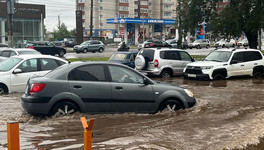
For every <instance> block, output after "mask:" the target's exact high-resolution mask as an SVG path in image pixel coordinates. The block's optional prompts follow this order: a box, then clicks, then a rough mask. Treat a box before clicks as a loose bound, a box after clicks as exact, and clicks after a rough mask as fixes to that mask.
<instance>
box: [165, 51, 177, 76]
mask: <svg viewBox="0 0 264 150" xmlns="http://www.w3.org/2000/svg"><path fill="white" fill-rule="evenodd" d="M160 57H161V58H162V59H163V60H162V64H160V65H161V66H164V68H165V67H169V68H172V69H173V74H174V75H176V74H179V73H182V66H181V58H180V55H179V52H178V51H171V50H169V51H161V52H160Z"/></svg>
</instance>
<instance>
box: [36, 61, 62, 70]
mask: <svg viewBox="0 0 264 150" xmlns="http://www.w3.org/2000/svg"><path fill="white" fill-rule="evenodd" d="M40 66H41V70H53V69H55V68H57V67H58V66H59V65H58V64H57V62H56V61H55V60H54V59H49V58H43V59H40Z"/></svg>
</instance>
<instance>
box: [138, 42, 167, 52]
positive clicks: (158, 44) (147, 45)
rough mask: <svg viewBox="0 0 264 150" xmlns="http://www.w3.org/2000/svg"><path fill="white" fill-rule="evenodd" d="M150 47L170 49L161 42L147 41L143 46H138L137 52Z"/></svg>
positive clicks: (165, 43)
mask: <svg viewBox="0 0 264 150" xmlns="http://www.w3.org/2000/svg"><path fill="white" fill-rule="evenodd" d="M150 47H172V45H170V44H169V43H167V42H165V41H162V40H147V41H145V42H144V43H143V44H139V45H138V50H141V49H142V48H150Z"/></svg>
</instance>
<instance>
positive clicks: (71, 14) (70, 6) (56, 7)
mask: <svg viewBox="0 0 264 150" xmlns="http://www.w3.org/2000/svg"><path fill="white" fill-rule="evenodd" d="M18 2H19V3H29V4H42V5H45V7H46V18H45V20H44V24H45V26H46V28H47V30H48V31H53V29H54V28H55V29H57V26H58V15H59V16H60V20H61V23H64V24H65V25H66V26H67V28H68V30H72V29H74V28H75V24H76V23H75V9H76V7H75V3H76V0H18Z"/></svg>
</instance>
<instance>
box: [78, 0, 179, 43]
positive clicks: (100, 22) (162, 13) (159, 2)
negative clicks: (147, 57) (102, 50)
mask: <svg viewBox="0 0 264 150" xmlns="http://www.w3.org/2000/svg"><path fill="white" fill-rule="evenodd" d="M91 1H92V0H76V9H77V10H82V11H83V29H84V37H88V36H89V33H90V12H91ZM176 6H177V0H93V36H94V37H100V36H101V37H104V36H108V35H111V36H112V37H120V36H121V35H122V33H121V32H122V31H123V30H124V24H107V23H106V19H109V18H115V17H117V18H144V19H175V18H176V12H175V10H176ZM143 26H144V27H143ZM133 28H134V26H132V29H133ZM171 28H173V25H166V31H167V32H170V29H171ZM143 29H144V32H143ZM152 31H153V30H152V26H150V25H148V24H145V25H143V24H141V25H140V26H139V33H140V34H141V35H140V36H143V35H142V33H145V37H147V38H148V37H153V36H156V35H161V33H160V32H157V33H156V32H154V33H153V32H152ZM128 34H129V35H128V36H135V35H134V34H135V33H134V32H133V31H132V32H128Z"/></svg>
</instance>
